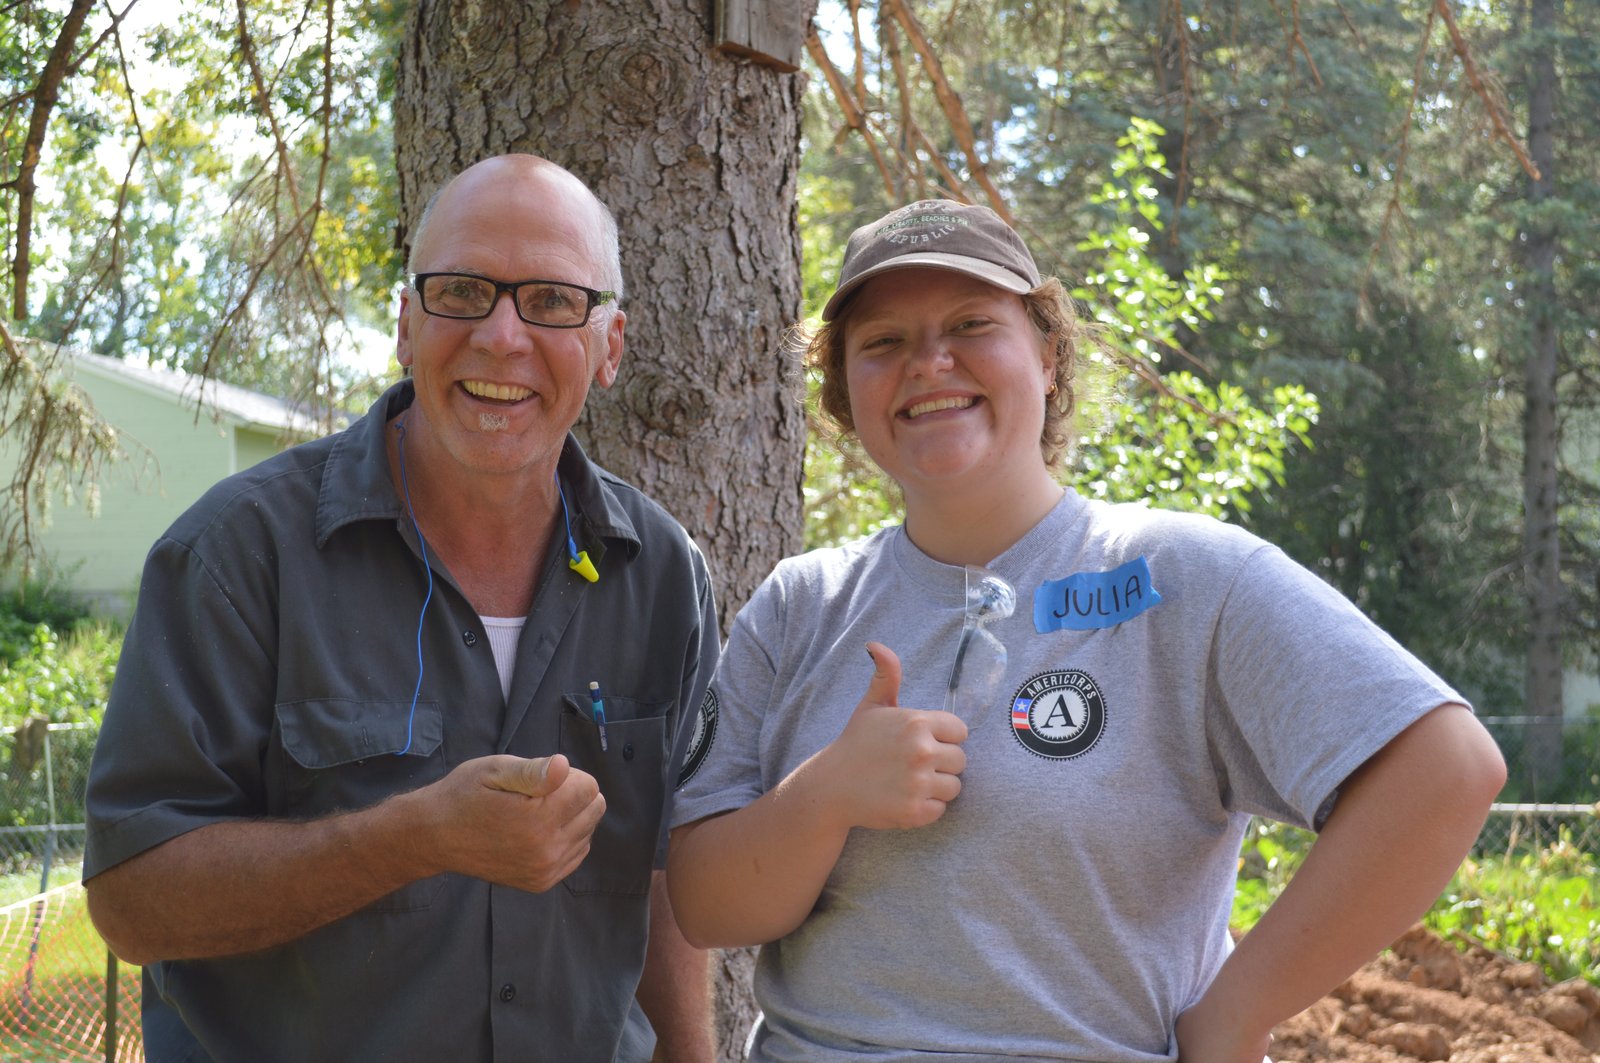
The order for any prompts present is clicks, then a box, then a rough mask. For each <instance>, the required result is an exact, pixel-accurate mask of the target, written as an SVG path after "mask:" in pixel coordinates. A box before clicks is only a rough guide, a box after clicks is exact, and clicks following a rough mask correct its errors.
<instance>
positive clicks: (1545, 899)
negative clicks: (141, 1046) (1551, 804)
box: [1427, 828, 1600, 985]
mask: <svg viewBox="0 0 1600 1063" xmlns="http://www.w3.org/2000/svg"><path fill="white" fill-rule="evenodd" d="M1427 923H1428V925H1429V926H1430V927H1432V928H1433V929H1434V930H1436V931H1438V932H1440V933H1442V934H1459V935H1462V936H1465V937H1468V938H1471V939H1473V940H1476V941H1479V942H1481V943H1482V944H1484V945H1485V946H1487V947H1488V948H1491V949H1494V950H1495V951H1496V952H1503V953H1505V954H1506V955H1508V956H1511V957H1513V958H1515V959H1518V960H1523V961H1526V962H1530V963H1537V964H1538V965H1539V966H1540V967H1542V968H1544V970H1545V973H1546V974H1547V975H1548V976H1549V977H1550V978H1551V979H1552V980H1553V981H1565V980H1566V979H1568V978H1577V977H1580V976H1581V977H1584V978H1587V979H1589V980H1590V981H1591V982H1594V983H1595V984H1597V985H1600V858H1597V857H1596V855H1595V854H1594V853H1591V852H1585V851H1584V850H1582V849H1580V848H1578V847H1577V846H1576V845H1574V844H1573V841H1572V834H1571V831H1570V830H1569V829H1568V828H1562V830H1561V832H1560V836H1559V839H1558V840H1557V841H1556V842H1555V843H1554V844H1552V845H1550V846H1548V847H1547V848H1544V849H1541V850H1539V851H1537V852H1530V853H1522V854H1520V855H1517V856H1514V857H1507V858H1505V859H1500V860H1494V859H1490V860H1485V861H1483V862H1481V863H1479V862H1475V861H1471V860H1469V861H1467V862H1466V863H1465V864H1463V865H1462V867H1461V870H1460V871H1458V872H1457V873H1456V876H1455V878H1454V879H1452V880H1451V883H1450V888H1449V889H1448V890H1446V891H1445V894H1444V896H1443V897H1441V898H1440V899H1439V901H1438V902H1437V903H1436V904H1435V905H1434V906H1433V910H1432V911H1431V912H1429V913H1428V918H1427Z"/></svg>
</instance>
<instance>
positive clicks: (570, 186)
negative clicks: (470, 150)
mask: <svg viewBox="0 0 1600 1063" xmlns="http://www.w3.org/2000/svg"><path fill="white" fill-rule="evenodd" d="M541 186H542V188H543V190H545V191H546V192H547V193H548V194H551V195H552V199H554V200H557V201H559V202H560V203H562V204H564V205H568V206H571V205H577V204H581V205H582V207H581V208H580V209H583V210H585V211H586V212H587V213H588V214H589V218H588V219H587V220H588V221H589V223H590V224H589V229H590V232H591V233H592V238H591V239H590V241H589V243H590V245H591V246H590V249H589V250H590V254H591V255H592V256H593V258H594V260H595V264H596V265H597V267H598V268H599V271H600V276H599V283H598V287H600V288H602V289H606V290H609V291H613V292H616V293H617V299H616V302H615V303H612V304H610V305H611V306H613V307H614V306H616V305H617V303H620V302H621V301H622V257H621V252H620V250H619V249H618V244H617V222H616V218H614V217H613V216H612V214H611V211H610V210H608V209H607V208H606V205H605V204H604V203H602V202H600V200H599V199H598V198H597V197H596V196H595V194H594V193H593V192H592V191H591V190H590V189H589V186H588V185H586V184H584V183H583V182H582V181H580V180H578V178H577V177H575V176H574V175H573V174H572V172H571V171H569V170H567V169H566V168H565V167H562V166H559V165H557V164H556V163H553V162H551V161H550V160H549V159H545V158H541V157H540V156H538V155H526V154H509V155H495V156H491V157H490V158H487V159H484V160H482V161H480V162H476V163H473V164H472V165H471V166H469V167H467V168H466V169H465V170H462V171H461V172H460V173H458V174H457V175H456V176H454V177H452V178H451V179H450V180H448V181H446V182H445V183H444V184H443V185H441V186H440V187H439V189H438V190H437V191H436V192H434V194H433V196H432V198H430V199H429V200H428V205H427V206H425V207H424V208H423V209H422V217H420V218H419V219H417V227H416V229H415V230H414V231H413V233H412V238H411V252H410V255H409V257H408V258H407V259H406V272H407V273H415V272H416V271H417V263H418V261H419V260H420V259H421V254H420V252H422V251H423V250H424V249H426V247H427V245H428V228H429V226H430V225H431V224H432V223H433V221H434V220H435V217H436V215H439V214H440V213H447V212H441V211H440V209H439V208H440V205H441V204H446V205H448V206H450V207H452V208H455V207H458V206H460V201H462V200H465V201H467V202H473V201H475V200H476V199H479V198H482V199H484V200H485V202H484V209H493V203H494V202H495V197H496V196H499V195H504V194H505V192H506V190H507V189H512V188H517V189H519V190H522V191H534V192H537V190H539V189H540V187H541ZM552 205H553V206H554V205H555V204H554V203H553V204H552ZM548 279H560V278H548Z"/></svg>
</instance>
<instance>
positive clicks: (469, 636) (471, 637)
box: [461, 631, 478, 646]
mask: <svg viewBox="0 0 1600 1063" xmlns="http://www.w3.org/2000/svg"><path fill="white" fill-rule="evenodd" d="M461 641H462V642H465V643H466V644H467V645H468V646H476V645H477V644H478V636H477V635H476V634H475V633H474V632H471V631H463V632H462V633H461Z"/></svg>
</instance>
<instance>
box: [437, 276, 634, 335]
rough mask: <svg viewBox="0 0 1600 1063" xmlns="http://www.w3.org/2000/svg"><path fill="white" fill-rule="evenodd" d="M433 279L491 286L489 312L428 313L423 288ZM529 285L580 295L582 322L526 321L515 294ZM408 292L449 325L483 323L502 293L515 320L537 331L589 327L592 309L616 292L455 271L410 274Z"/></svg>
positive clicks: (614, 297)
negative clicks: (508, 298)
mask: <svg viewBox="0 0 1600 1063" xmlns="http://www.w3.org/2000/svg"><path fill="white" fill-rule="evenodd" d="M434 277H465V278H467V279H468V280H475V281H483V282H484V283H485V284H492V285H494V298H493V299H491V300H489V309H487V310H485V311H484V312H483V313H481V314H441V313H439V312H438V311H437V310H432V309H430V308H429V307H428V297H427V296H426V295H424V294H423V291H422V288H423V285H424V284H426V283H427V282H428V281H429V280H431V279H433V278H434ZM529 284H555V285H559V286H560V287H563V288H571V289H573V290H574V291H580V292H582V293H583V296H584V304H583V319H582V320H581V321H576V322H574V323H573V324H571V325H552V324H550V323H549V322H548V321H529V320H528V318H527V317H526V316H525V315H524V314H523V313H522V303H521V302H520V301H519V300H518V299H517V291H518V290H519V289H521V288H524V287H526V286H527V285H529ZM411 290H412V291H414V292H416V293H417V302H418V303H420V304H421V305H422V312H423V313H425V314H431V315H433V316H434V317H442V318H448V319H449V320H451V321H482V320H483V319H484V318H486V317H488V316H489V315H490V314H492V313H494V308H495V307H496V306H499V305H500V295H501V293H506V294H509V295H510V296H511V308H512V309H513V310H515V311H516V313H517V317H518V319H519V320H521V321H523V322H524V323H526V324H529V325H537V326H538V327H540V328H582V327H583V326H585V325H587V324H588V323H589V316H590V315H591V314H593V313H594V311H595V307H597V306H604V305H605V304H607V303H609V302H611V301H612V300H614V299H616V297H617V293H616V292H613V291H604V290H600V289H596V288H586V287H584V286H583V285H581V284H573V283H572V282H571V281H553V280H541V279H534V280H525V281H497V280H495V279H494V278H493V277H485V276H483V275H482V274H481V273H458V272H456V271H455V270H439V271H435V272H432V273H413V274H412V275H411Z"/></svg>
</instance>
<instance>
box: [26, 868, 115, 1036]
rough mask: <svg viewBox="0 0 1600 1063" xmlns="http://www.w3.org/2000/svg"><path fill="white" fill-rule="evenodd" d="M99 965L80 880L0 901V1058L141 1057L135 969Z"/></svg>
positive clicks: (98, 944)
mask: <svg viewBox="0 0 1600 1063" xmlns="http://www.w3.org/2000/svg"><path fill="white" fill-rule="evenodd" d="M107 968H108V953H107V951H106V946H105V942H104V941H102V940H101V939H100V935H98V934H97V933H95V930H94V926H93V925H92V924H91V923H90V922H89V911H88V906H87V904H86V903H85V897H84V892H83V886H82V885H81V884H79V883H76V882H70V883H67V884H65V885H62V886H57V887H56V888H54V889H52V890H49V891H48V892H45V893H41V894H39V895H37V896H35V897H31V898H29V899H27V900H24V901H17V902H16V903H14V904H8V905H6V906H5V907H3V908H0V1059H5V1060H8V1061H12V1060H15V1061H17V1063H34V1061H38V1063H43V1061H45V1060H51V1061H54V1060H80V1059H81V1060H112V1059H114V1060H116V1061H118V1063H137V1061H139V1060H142V1059H143V1058H144V1046H143V1043H142V1040H141V1038H140V1033H139V998H140V994H139V969H138V968H137V967H132V966H129V965H127V964H122V963H118V964H117V965H116V972H117V973H116V980H115V986H114V988H113V991H112V992H111V993H108V992H107ZM108 1005H109V1006H108ZM108 1021H114V1024H115V1025H114V1027H110V1028H108ZM108 1041H113V1042H114V1043H113V1044H111V1045H108Z"/></svg>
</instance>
